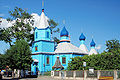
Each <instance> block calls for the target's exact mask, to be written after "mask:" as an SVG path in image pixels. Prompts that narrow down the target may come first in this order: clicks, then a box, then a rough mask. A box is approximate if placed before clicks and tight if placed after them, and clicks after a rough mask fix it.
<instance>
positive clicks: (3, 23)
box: [0, 13, 49, 28]
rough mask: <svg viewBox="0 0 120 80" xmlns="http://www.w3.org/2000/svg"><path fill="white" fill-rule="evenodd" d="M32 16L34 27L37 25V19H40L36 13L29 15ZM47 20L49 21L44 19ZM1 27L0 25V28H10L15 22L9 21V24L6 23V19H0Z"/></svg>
mask: <svg viewBox="0 0 120 80" xmlns="http://www.w3.org/2000/svg"><path fill="white" fill-rule="evenodd" d="M31 15H32V16H33V20H34V25H33V27H35V26H36V25H37V24H38V23H39V19H40V16H39V15H38V14H36V13H32V14H31ZM46 19H47V20H49V18H48V17H46ZM1 21H2V22H1V25H0V28H8V27H11V26H12V25H13V24H14V23H15V20H13V21H11V22H8V21H7V20H6V19H3V18H2V19H1Z"/></svg>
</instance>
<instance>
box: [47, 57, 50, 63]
mask: <svg viewBox="0 0 120 80" xmlns="http://www.w3.org/2000/svg"><path fill="white" fill-rule="evenodd" d="M49 63H50V59H49V56H47V64H49Z"/></svg>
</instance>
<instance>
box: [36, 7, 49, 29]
mask: <svg viewBox="0 0 120 80" xmlns="http://www.w3.org/2000/svg"><path fill="white" fill-rule="evenodd" d="M36 27H37V28H38V29H44V28H47V27H49V23H48V17H47V16H45V14H44V9H42V13H41V16H40V18H39V20H38V23H37V25H36Z"/></svg>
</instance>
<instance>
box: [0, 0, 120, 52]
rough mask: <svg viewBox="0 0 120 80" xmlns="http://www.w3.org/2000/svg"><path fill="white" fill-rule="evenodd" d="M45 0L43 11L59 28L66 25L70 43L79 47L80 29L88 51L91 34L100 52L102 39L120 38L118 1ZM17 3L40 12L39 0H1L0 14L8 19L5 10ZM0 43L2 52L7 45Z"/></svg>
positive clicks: (119, 0) (40, 4) (119, 6)
mask: <svg viewBox="0 0 120 80" xmlns="http://www.w3.org/2000/svg"><path fill="white" fill-rule="evenodd" d="M44 3H45V4H44V9H45V14H46V15H47V16H48V17H49V18H51V19H53V20H55V21H56V22H57V23H59V25H58V27H59V28H60V29H62V27H63V26H66V28H67V30H68V31H69V33H70V36H71V43H73V44H74V45H76V46H78V47H79V45H80V41H79V36H80V34H81V32H83V33H84V34H85V36H86V42H85V44H86V46H87V48H88V49H89V50H90V46H89V44H90V42H91V40H92V36H93V39H94V40H95V42H96V46H99V45H101V49H100V50H98V51H99V52H102V51H103V50H105V48H106V46H105V41H107V40H111V39H118V40H119V39H120V36H119V34H120V0H44ZM16 6H17V7H20V8H23V9H27V10H28V12H29V13H30V14H32V13H37V14H39V15H40V13H41V9H42V0H0V16H2V17H3V18H8V17H9V13H8V11H10V10H13V9H14V7H16ZM63 20H65V22H66V23H65V25H64V24H63ZM55 35H56V36H58V37H59V34H55ZM0 46H1V48H0V52H1V53H4V51H5V49H7V48H8V46H7V44H6V43H4V42H0Z"/></svg>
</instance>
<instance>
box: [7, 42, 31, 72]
mask: <svg viewBox="0 0 120 80" xmlns="http://www.w3.org/2000/svg"><path fill="white" fill-rule="evenodd" d="M6 55H8V57H7V58H6V59H8V60H9V61H8V62H9V63H8V64H7V65H8V66H9V67H10V68H11V69H20V70H21V69H23V70H26V69H28V68H30V65H31V63H32V58H31V50H30V47H29V45H28V43H27V42H26V41H25V40H17V41H16V42H15V45H13V46H12V47H10V49H9V50H7V52H6Z"/></svg>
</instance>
